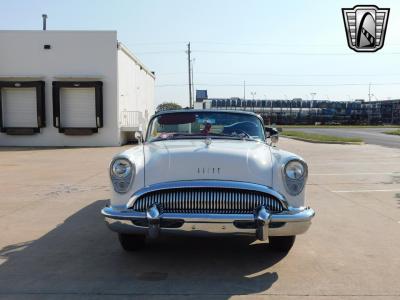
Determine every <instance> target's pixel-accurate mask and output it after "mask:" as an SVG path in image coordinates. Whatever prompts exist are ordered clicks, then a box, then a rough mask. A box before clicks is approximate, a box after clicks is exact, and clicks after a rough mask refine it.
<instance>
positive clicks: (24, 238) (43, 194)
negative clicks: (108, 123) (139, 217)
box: [0, 138, 400, 299]
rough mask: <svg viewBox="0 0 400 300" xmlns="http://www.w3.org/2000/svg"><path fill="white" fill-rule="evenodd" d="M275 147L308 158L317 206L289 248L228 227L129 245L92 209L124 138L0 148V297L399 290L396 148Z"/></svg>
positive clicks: (343, 294) (336, 295) (275, 295)
mask: <svg viewBox="0 0 400 300" xmlns="http://www.w3.org/2000/svg"><path fill="white" fill-rule="evenodd" d="M279 146H280V147H281V148H284V149H287V150H289V151H293V152H295V153H298V154H300V155H301V156H303V157H304V158H305V159H306V160H307V161H308V162H309V172H310V177H309V181H308V185H307V198H308V204H309V205H310V206H312V207H313V208H314V209H315V210H316V212H317V215H316V217H315V218H314V222H313V225H312V227H311V229H310V230H309V232H308V233H306V234H305V235H302V236H299V237H298V239H297V240H296V243H295V246H294V248H293V249H292V251H291V252H290V253H289V254H288V255H287V256H282V255H279V254H276V253H274V252H271V251H270V250H269V249H268V247H267V245H265V244H263V243H260V242H256V243H253V241H252V240H250V239H243V238H234V237H227V238H183V237H180V238H171V239H161V240H159V241H154V242H151V243H150V245H149V247H148V248H147V249H146V250H145V251H141V252H137V253H126V252H124V251H123V250H122V249H121V248H120V246H119V244H118V240H117V236H116V235H115V234H114V233H112V232H110V231H109V230H108V229H107V228H106V227H105V225H104V223H103V220H102V217H101V216H100V213H99V212H100V208H102V207H103V206H104V205H105V203H106V199H107V197H108V192H109V189H110V188H109V185H108V178H107V167H108V163H109V160H110V158H111V156H112V155H113V154H114V153H116V152H119V151H121V150H122V149H121V148H87V149H85V148H82V149H58V150H57V149H48V150H22V151H7V150H5V149H0V216H1V218H0V228H1V234H0V249H1V250H0V298H1V299H26V298H30V299H31V298H32V299H53V298H56V297H57V298H61V299H97V298H102V299H115V298H118V299H128V298H129V299H132V297H135V298H138V299H161V298H165V299H181V298H185V299H186V298H188V299H200V298H210V299H230V298H233V299H266V298H267V299H364V298H367V297H368V298H369V299H399V298H400V255H399V249H400V150H399V149H395V148H385V147H380V146H375V145H361V146H356V145H326V144H309V143H304V142H299V141H293V140H288V139H284V138H282V139H281V140H280V142H279Z"/></svg>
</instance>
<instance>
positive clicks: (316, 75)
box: [157, 72, 400, 77]
mask: <svg viewBox="0 0 400 300" xmlns="http://www.w3.org/2000/svg"><path fill="white" fill-rule="evenodd" d="M182 74H186V72H168V73H157V75H161V76H167V75H182ZM196 74H198V75H232V76H275V77H278V76H279V77H353V76H354V77H361V76H362V77H371V76H378V77H382V76H385V77H390V76H400V73H397V74H396V73H393V74H388V73H370V74H365V73H363V74H348V73H343V74H328V73H309V74H293V73H234V72H196Z"/></svg>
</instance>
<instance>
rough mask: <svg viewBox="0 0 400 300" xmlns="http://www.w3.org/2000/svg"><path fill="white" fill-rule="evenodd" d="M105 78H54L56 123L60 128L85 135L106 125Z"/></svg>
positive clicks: (72, 133)
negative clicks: (58, 79) (93, 79)
mask: <svg viewBox="0 0 400 300" xmlns="http://www.w3.org/2000/svg"><path fill="white" fill-rule="evenodd" d="M102 86H103V84H102V82H101V81H79V82H78V81H54V82H53V118H54V120H53V124H54V127H56V128H58V130H59V132H61V133H64V134H71V135H85V134H92V133H95V132H98V128H101V127H102V126H103V92H102Z"/></svg>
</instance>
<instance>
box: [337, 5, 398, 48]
mask: <svg viewBox="0 0 400 300" xmlns="http://www.w3.org/2000/svg"><path fill="white" fill-rule="evenodd" d="M389 12H390V9H389V8H379V7H377V6H375V5H356V6H354V7H353V8H342V13H343V21H344V27H345V29H346V36H347V44H348V46H349V47H350V49H352V50H354V51H356V52H375V51H378V50H379V49H382V47H383V44H384V42H385V34H386V27H387V22H388V19H389Z"/></svg>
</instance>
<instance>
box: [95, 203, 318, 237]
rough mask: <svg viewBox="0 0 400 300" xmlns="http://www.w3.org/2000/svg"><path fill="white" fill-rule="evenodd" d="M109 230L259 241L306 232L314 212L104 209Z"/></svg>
mask: <svg viewBox="0 0 400 300" xmlns="http://www.w3.org/2000/svg"><path fill="white" fill-rule="evenodd" d="M101 212H102V214H103V215H104V216H105V221H106V223H107V225H108V227H109V228H110V229H111V230H113V231H116V232H119V233H128V234H129V233H135V234H146V235H148V236H149V237H151V238H156V237H157V236H158V235H159V234H160V233H161V234H168V233H172V234H181V233H189V234H190V235H194V234H200V235H204V234H246V235H255V236H256V237H257V239H259V240H264V241H265V240H268V237H269V236H289V235H298V234H302V233H304V232H306V231H307V230H308V228H309V227H310V225H311V219H312V218H313V217H314V215H315V212H314V210H313V209H311V208H305V207H299V208H292V207H288V208H287V210H285V211H283V212H280V213H271V212H269V211H268V210H267V209H266V208H265V207H260V208H259V209H258V210H257V211H256V212H255V213H254V214H185V213H160V211H159V210H158V208H157V206H156V205H153V206H151V207H150V208H148V209H147V211H146V212H136V211H133V210H129V209H127V208H126V207H124V208H121V209H119V208H112V207H105V208H103V210H102V211H101Z"/></svg>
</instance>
